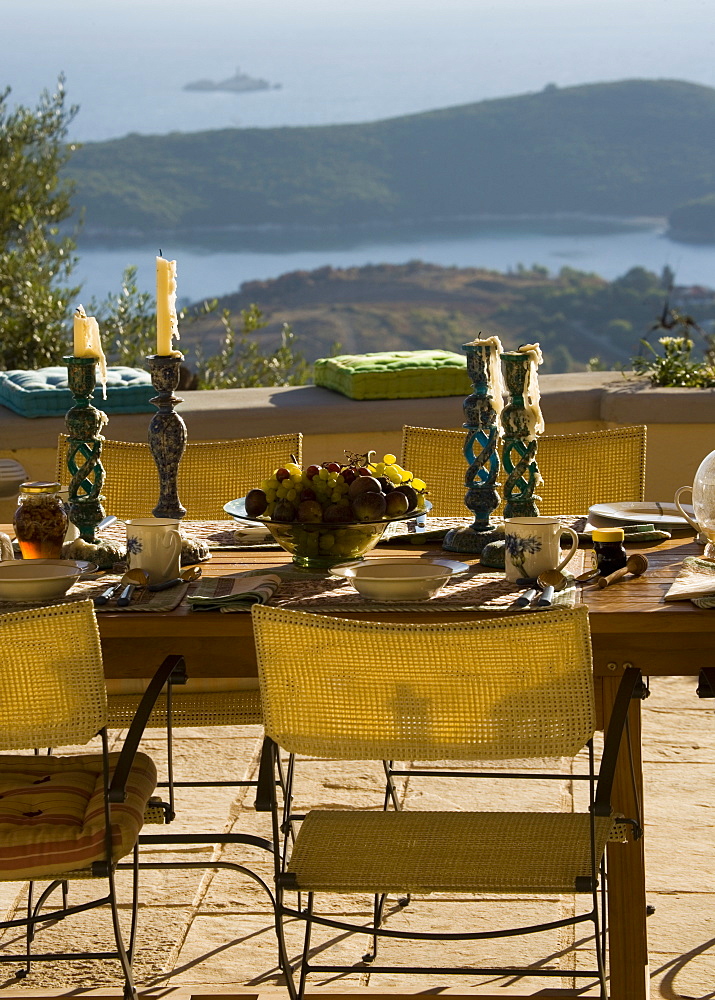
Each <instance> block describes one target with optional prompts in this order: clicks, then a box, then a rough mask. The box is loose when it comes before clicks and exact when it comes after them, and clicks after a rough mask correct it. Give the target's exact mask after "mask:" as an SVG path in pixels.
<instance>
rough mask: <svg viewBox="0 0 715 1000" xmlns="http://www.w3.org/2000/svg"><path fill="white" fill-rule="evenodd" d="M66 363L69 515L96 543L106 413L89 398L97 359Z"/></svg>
mask: <svg viewBox="0 0 715 1000" xmlns="http://www.w3.org/2000/svg"><path fill="white" fill-rule="evenodd" d="M62 360H63V361H64V363H65V364H66V365H67V381H68V384H69V387H70V391H71V393H72V395H73V396H74V399H75V404H74V406H73V407H71V409H69V410H68V411H67V414H66V416H65V424H66V425H67V434H68V441H67V468H68V470H69V473H70V484H69V505H70V511H69V517H70V521H72V523H73V524H74V525H75V526H76V528H77V530H78V531H79V533H80V536H81V537H82V538H83V539H84V541H85V542H90V543H92V544H96V542H97V538H96V534H95V532H96V528H97V525H98V524H99V522H100V521H101V520H102V519H103V517H104V509H103V507H102V500H103V497H102V487H103V485H104V466H103V465H102V462H101V455H102V442H103V441H104V438H103V437H102V434H101V431H102V428H103V427H104V425H105V424H106V423H107V419H108V418H107V414H106V413H104V412H103V411H102V410H98V409H97V408H96V407H95V406H92V404H91V402H90V399H91V398H92V393H93V392H94V388H95V385H96V384H97V372H96V368H97V359H96V358H75V357H74V356H72V355H70V356H68V357H65V358H63V359H62Z"/></svg>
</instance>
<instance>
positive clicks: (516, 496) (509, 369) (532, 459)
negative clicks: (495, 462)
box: [501, 351, 541, 517]
mask: <svg viewBox="0 0 715 1000" xmlns="http://www.w3.org/2000/svg"><path fill="white" fill-rule="evenodd" d="M502 360H503V362H504V381H505V382H506V388H507V392H508V394H509V396H510V399H509V402H508V403H507V405H506V406H505V407H504V410H503V412H502V415H501V422H502V428H503V432H504V443H503V446H502V459H503V464H504V471H505V473H506V479H505V481H504V517H538V514H539V508H538V507H537V506H536V501H537V500H540V499H541V497H538V496H536V495H535V490H536V487H537V485H538V484H539V483H540V482H541V475H540V473H539V466H538V465H537V464H536V452H537V449H538V447H539V443H538V441H537V439H536V437H535V436H532V434H531V432H530V428H529V420H528V417H527V411H526V406H525V401H524V397H525V395H526V392H527V389H528V379H529V366H530V363H531V362H530V359H529V357H528V355H526V354H523V353H521V352H520V351H505V352H504V353H503V354H502Z"/></svg>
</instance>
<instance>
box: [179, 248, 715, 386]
mask: <svg viewBox="0 0 715 1000" xmlns="http://www.w3.org/2000/svg"><path fill="white" fill-rule="evenodd" d="M672 277H673V276H672V274H669V273H667V271H666V273H664V274H662V275H655V274H653V273H651V272H649V271H646V270H645V269H643V268H640V267H636V268H633V269H631V270H630V271H629V272H628V273H627V274H625V275H623V276H622V277H620V278H618V279H616V280H615V281H606V280H605V279H604V278H601V277H599V276H598V275H596V274H588V273H585V272H582V271H576V270H574V269H572V268H568V267H564V268H561V270H560V271H559V273H558V274H550V273H549V271H548V270H547V269H546V268H545V267H539V266H534V267H531V268H523V267H519V268H517V269H516V270H515V271H513V272H511V273H508V274H504V273H501V272H498V271H489V270H485V269H481V268H457V267H439V266H437V265H435V264H428V263H424V262H422V261H419V260H414V261H410V262H409V263H407V264H404V265H389V264H381V265H370V266H366V267H352V268H333V267H321V268H318V269H316V270H313V271H294V272H291V273H289V274H284V275H281V277H279V278H276V279H274V280H271V281H251V282H245V283H244V284H243V285H242V286H241V289H240V291H239V292H237V293H235V294H233V295H227V296H224V297H222V298H221V299H219V300H218V302H217V307H218V308H217V309H215V310H214V311H213V312H212V313H210V314H208V315H200V316H199V318H197V319H195V320H193V321H192V322H190V323H187V324H186V325H185V326H183V325H182V340H181V345H182V350H183V351H185V352H186V353H187V357H188V358H189V363H191V361H190V359H191V355H192V354H193V353H194V351H195V350H196V348H197V346H199V345H200V350H201V352H202V353H203V354H204V356H206V355H207V354H209V353H211V352H212V351H215V350H216V349H217V348H218V347H219V345H220V341H221V336H222V323H221V314H222V312H223V311H224V310H226V311H227V313H228V314H229V315H230V317H231V321H232V323H233V324H234V326H235V327H236V328H240V313H241V310H244V309H248V308H249V306H250V305H251V304H252V303H257V304H258V305H259V306H260V308H261V310H262V312H263V315H264V318H265V319H266V320H267V326H266V327H265V328H264V329H263V330H261V331H259V333H258V334H257V335H253V337H255V339H257V340H258V341H259V343H260V344H261V347H262V348H268V347H275V346H276V345H277V343H278V342H279V340H280V331H281V328H282V326H283V324H284V323H289V324H290V325H291V327H292V329H293V332H294V333H295V335H296V341H295V347H296V349H297V350H298V351H299V352H301V353H302V354H303V355H304V356H305V358H306V359H307V360H308V361H313V360H314V359H315V358H317V357H325V356H328V355H330V354H331V353H334V352H335V351H336V350H337V351H338V352H339V353H344V354H362V353H367V352H372V351H384V350H420V349H426V348H435V347H439V348H442V349H446V350H453V351H457V352H460V351H461V346H462V344H465V343H467V342H468V341H471V340H473V339H474V338H475V337H477V336H479V335H480V333H482V334H484V335H486V334H489V335H492V334H498V335H499V336H500V337H501V339H502V342H503V343H504V346H505V347H506V348H507V349H510V348H511V349H513V348H516V347H517V346H518V345H519V344H522V343H525V342H526V341H534V340H536V341H539V342H540V344H541V347H542V350H543V352H544V366H543V369H542V371H544V372H545V373H551V372H567V371H579V370H584V369H585V368H586V367H587V366H588V364H589V362H590V361H591V359H592V358H598V362H599V364H600V365H601V366H603V367H606V368H611V367H613V366H617V365H624V366H626V367H629V364H628V362H629V361H630V359H631V358H632V357H633V356H634V355H636V354H640V353H641V352H642V345H641V343H640V341H641V338H648V337H649V338H650V340H651V342H652V343H653V344H654V345H655V346H656V347H657V343H656V340H657V336H658V334H656V333H654V331H653V329H652V328H653V325H654V323H655V321H656V320H657V318H658V316H660V314H661V313H662V310H663V304H664V302H665V300H666V298H668V299H669V302H670V304H671V305H673V306H676V307H678V308H682V309H684V310H687V311H688V312H694V313H695V316H696V318H697V319H698V321H700V322H703V323H705V322H707V320H708V319H710V320H711V321H715V292H712V291H710V292H707V291H706V290H703V289H700V290H689V289H685V288H682V289H681V288H675V289H671V287H670V286H671V283H672ZM696 294H697V295H699V301H698V302H697V303H696V302H695V301H694V298H693V296H694V295H696ZM338 345H339V346H338Z"/></svg>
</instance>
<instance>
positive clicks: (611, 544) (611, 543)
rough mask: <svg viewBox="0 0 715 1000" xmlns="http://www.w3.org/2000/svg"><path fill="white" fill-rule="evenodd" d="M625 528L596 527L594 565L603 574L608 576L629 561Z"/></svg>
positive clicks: (593, 536) (593, 533)
mask: <svg viewBox="0 0 715 1000" xmlns="http://www.w3.org/2000/svg"><path fill="white" fill-rule="evenodd" d="M624 535H625V532H624V531H623V528H594V529H593V531H592V533H591V539H592V541H593V566H594V569H597V570H598V572H599V573H600V575H601V576H608V574H609V573H614V572H615V571H616V570H617V569H621V568H622V567H623V566H625V565H626V563H627V562H628V553H627V552H626V550H625V548H624V546H623V538H624Z"/></svg>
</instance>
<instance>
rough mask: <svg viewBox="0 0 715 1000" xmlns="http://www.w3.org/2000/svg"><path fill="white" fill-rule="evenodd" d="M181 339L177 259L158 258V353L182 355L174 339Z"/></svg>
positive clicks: (174, 355)
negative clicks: (178, 310) (177, 312)
mask: <svg viewBox="0 0 715 1000" xmlns="http://www.w3.org/2000/svg"><path fill="white" fill-rule="evenodd" d="M174 338H176V340H178V339H179V323H178V320H177V318H176V261H175V260H166V259H165V258H164V257H157V258H156V353H157V354H160V355H161V356H162V357H165V358H166V357H169V356H172V357H175V358H176V357H179V358H180V357H181V351H175V350H174V347H173V344H172V340H173V339H174Z"/></svg>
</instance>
